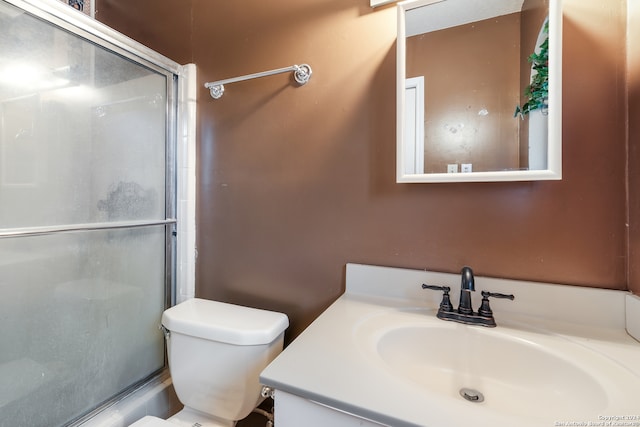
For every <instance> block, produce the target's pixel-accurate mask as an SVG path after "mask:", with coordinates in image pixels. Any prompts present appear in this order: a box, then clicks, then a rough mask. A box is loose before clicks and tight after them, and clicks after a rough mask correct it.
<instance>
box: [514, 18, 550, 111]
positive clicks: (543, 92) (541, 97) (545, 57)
mask: <svg viewBox="0 0 640 427" xmlns="http://www.w3.org/2000/svg"><path fill="white" fill-rule="evenodd" d="M543 31H544V33H545V34H546V37H545V39H544V41H543V42H542V44H540V49H539V51H538V52H537V53H536V52H534V53H532V54H531V55H530V56H529V58H528V60H529V62H530V63H531V64H532V68H533V70H534V71H535V73H533V75H532V77H531V83H530V84H529V85H528V86H527V87H526V88H525V89H524V96H525V98H526V99H527V102H525V103H524V104H523V105H522V106H520V105H518V106H516V111H515V113H514V115H513V116H514V117H518V116H520V117H522V118H524V115H525V114H529V112H531V111H534V110H538V109H546V108H547V107H548V98H549V21H548V20H547V21H546V22H545V24H544V27H543Z"/></svg>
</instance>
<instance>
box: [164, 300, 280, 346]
mask: <svg viewBox="0 0 640 427" xmlns="http://www.w3.org/2000/svg"><path fill="white" fill-rule="evenodd" d="M162 325H163V326H164V327H165V328H167V329H168V330H169V331H171V332H176V333H181V334H184V335H190V336H194V337H198V338H203V339H208V340H212V341H218V342H224V343H228V344H235V345H261V344H269V343H271V342H273V341H274V340H275V339H276V338H278V336H279V335H280V334H281V333H282V332H284V330H285V329H287V327H288V326H289V319H288V318H287V315H286V314H283V313H278V312H275V311H268V310H261V309H258V308H251V307H244V306H240V305H235V304H228V303H223V302H219V301H211V300H205V299H200V298H192V299H189V300H187V301H184V302H182V303H180V304H178V305H175V306H173V307H171V308H169V309H167V310H165V312H164V313H163V314H162Z"/></svg>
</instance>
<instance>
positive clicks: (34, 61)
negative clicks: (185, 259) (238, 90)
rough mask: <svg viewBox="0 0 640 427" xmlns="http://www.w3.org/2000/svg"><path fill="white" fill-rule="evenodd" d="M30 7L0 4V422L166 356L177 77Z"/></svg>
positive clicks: (58, 413) (70, 401) (57, 406)
mask: <svg viewBox="0 0 640 427" xmlns="http://www.w3.org/2000/svg"><path fill="white" fill-rule="evenodd" d="M22 3H24V2H22V1H21V0H10V1H8V2H7V1H3V0H0V343H1V344H0V427H9V426H10V427H17V426H30V427H55V426H62V425H66V424H68V423H69V422H71V421H73V420H74V419H78V418H79V417H82V416H83V415H84V414H87V413H88V412H90V411H92V410H93V409H95V408H96V407H98V406H100V405H101V404H103V403H104V402H106V401H108V400H109V399H111V398H113V397H114V396H116V395H118V394H119V393H120V392H122V391H123V390H125V389H127V388H128V387H131V386H132V385H134V384H136V383H139V382H140V381H142V380H144V379H145V378H148V377H149V376H150V375H152V374H154V373H156V372H158V371H159V370H160V369H162V368H163V367H164V366H165V357H164V340H163V335H162V332H161V331H160V330H159V329H158V326H159V322H160V317H161V314H162V311H163V310H164V309H165V307H166V305H167V304H168V301H169V299H170V297H169V292H170V289H171V286H172V277H173V256H172V254H173V245H174V242H173V239H174V238H173V232H174V229H175V220H174V219H173V218H175V207H174V199H175V197H174V194H175V182H174V177H173V175H174V172H173V171H174V170H175V166H174V164H175V159H174V157H175V156H174V151H175V150H174V148H173V147H174V144H175V129H176V126H175V123H174V122H175V116H176V113H175V112H176V99H175V91H176V90H177V89H176V83H175V80H176V76H175V75H174V74H173V73H171V72H169V71H167V70H165V69H163V68H161V67H159V66H157V65H154V64H153V63H151V62H149V61H147V60H145V59H143V58H140V57H138V56H136V55H135V54H133V53H131V52H128V51H126V50H125V49H123V48H122V47H121V46H114V45H111V44H109V42H108V41H106V40H104V39H101V38H100V37H97V36H96V35H95V33H93V32H88V31H84V30H81V29H78V27H77V26H73V25H71V24H70V23H69V22H70V21H69V22H66V21H64V20H61V19H57V18H56V17H55V16H53V17H50V16H48V14H47V13H45V12H43V11H41V10H35V8H33V7H27V8H26V10H23V9H21V8H19V7H17V6H18V5H20V4H22ZM29 5H30V2H27V6H29ZM71 13H75V12H71ZM49 18H51V19H49ZM82 19H84V18H82Z"/></svg>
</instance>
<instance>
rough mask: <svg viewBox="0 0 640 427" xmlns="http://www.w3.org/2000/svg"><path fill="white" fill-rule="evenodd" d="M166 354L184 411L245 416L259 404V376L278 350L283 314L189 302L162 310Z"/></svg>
mask: <svg viewBox="0 0 640 427" xmlns="http://www.w3.org/2000/svg"><path fill="white" fill-rule="evenodd" d="M162 325H163V326H164V327H165V328H166V329H168V330H169V334H168V337H167V352H168V357H169V370H170V371H171V377H172V380H173V386H174V388H175V390H176V394H177V396H178V398H179V399H180V401H181V402H182V404H184V405H185V407H188V408H192V409H196V410H198V411H201V412H204V413H206V414H209V415H212V416H214V417H216V418H221V419H225V420H239V419H242V418H245V417H246V416H247V415H249V413H250V412H251V411H252V410H253V409H254V408H255V407H256V406H257V405H258V404H259V403H260V401H261V400H262V397H261V395H260V391H261V388H262V386H261V385H260V382H259V375H260V372H262V370H263V369H264V368H265V367H266V366H267V365H268V364H269V363H270V362H271V361H272V360H273V359H274V358H275V357H276V356H277V355H278V354H279V353H280V352H281V351H282V346H283V340H284V331H285V329H286V328H287V327H288V326H289V320H288V318H287V316H286V315H285V314H282V313H277V312H273V311H267V310H260V309H255V308H249V307H243V306H238V305H234V304H227V303H222V302H218V301H210V300H204V299H199V298H194V299H190V300H187V301H185V302H183V303H180V304H178V305H176V306H174V307H171V308H169V309H167V310H166V311H165V312H164V313H163V315H162Z"/></svg>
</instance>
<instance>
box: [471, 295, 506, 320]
mask: <svg viewBox="0 0 640 427" xmlns="http://www.w3.org/2000/svg"><path fill="white" fill-rule="evenodd" d="M481 294H482V304H480V308H479V309H478V314H479V315H480V316H484V317H493V311H491V307H490V306H489V298H490V297H491V298H503V299H510V300H511V301H513V299H514V298H515V296H513V295H511V294H501V293H498V292H488V291H482V292H481Z"/></svg>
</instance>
